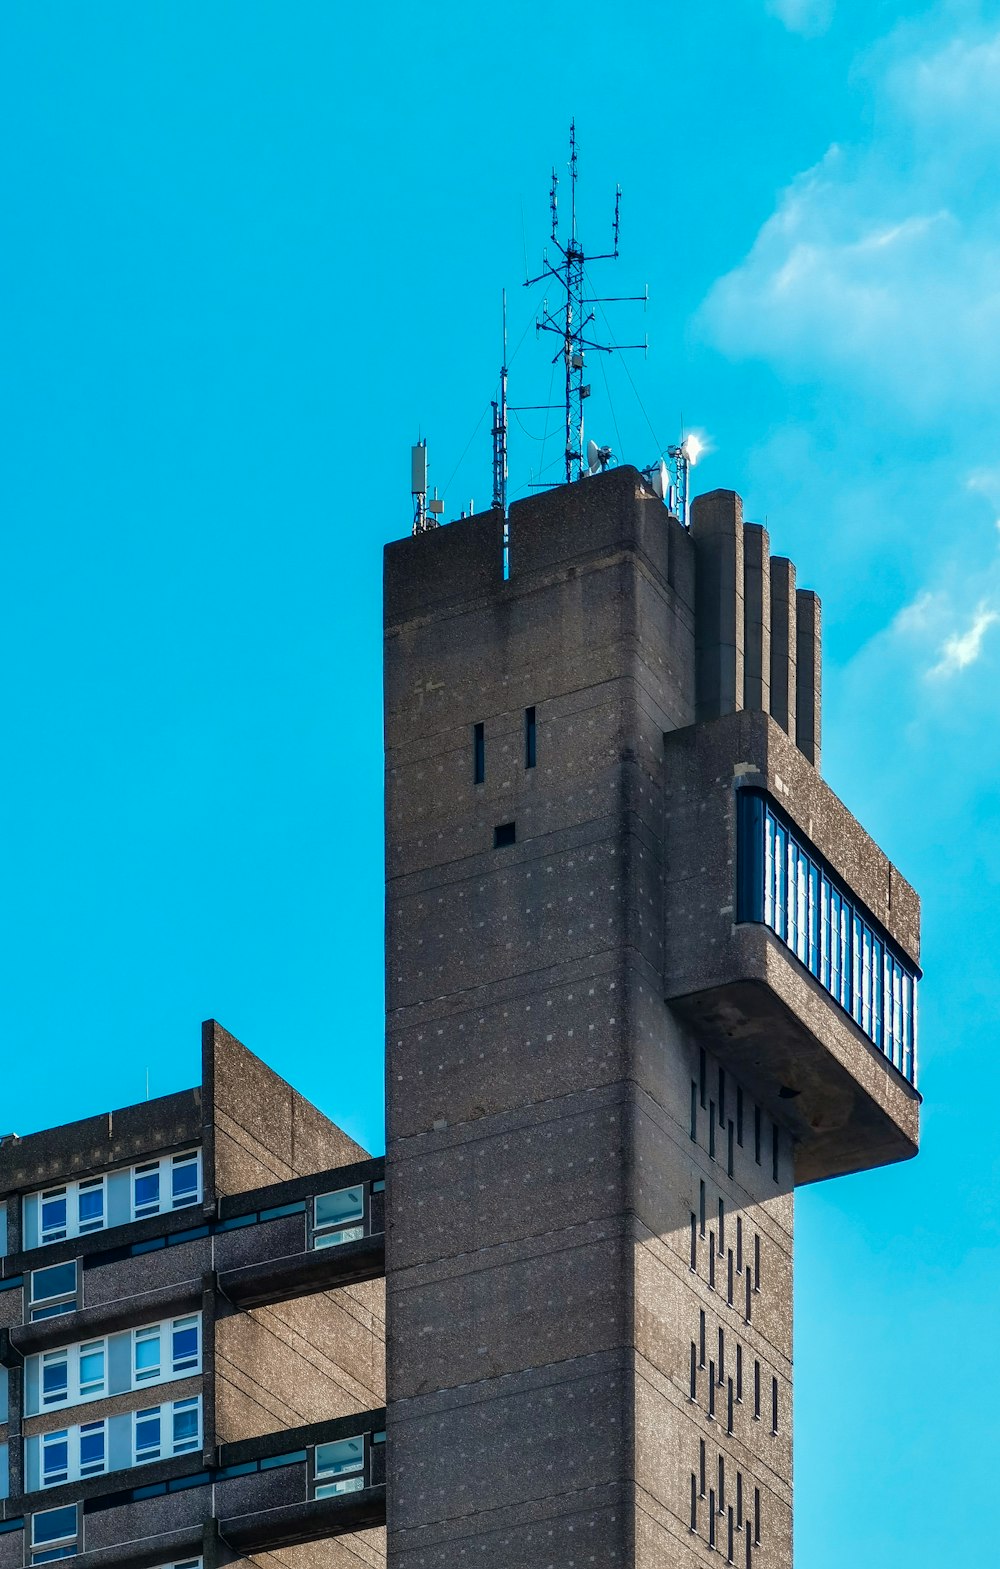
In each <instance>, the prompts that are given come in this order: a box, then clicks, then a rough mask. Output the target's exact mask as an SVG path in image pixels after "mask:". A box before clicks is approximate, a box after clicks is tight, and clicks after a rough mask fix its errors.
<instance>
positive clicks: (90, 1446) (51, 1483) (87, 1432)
mask: <svg viewBox="0 0 1000 1569" xmlns="http://www.w3.org/2000/svg"><path fill="white" fill-rule="evenodd" d="M41 1450H42V1486H43V1487H58V1486H59V1485H60V1483H62V1482H76V1481H79V1480H80V1479H81V1478H82V1477H87V1476H102V1475H103V1474H104V1472H105V1471H106V1470H107V1468H108V1424H107V1422H106V1421H105V1422H84V1423H82V1424H81V1425H80V1426H79V1427H62V1428H58V1429H56V1430H55V1431H54V1432H51V1433H43V1434H42V1443H41Z"/></svg>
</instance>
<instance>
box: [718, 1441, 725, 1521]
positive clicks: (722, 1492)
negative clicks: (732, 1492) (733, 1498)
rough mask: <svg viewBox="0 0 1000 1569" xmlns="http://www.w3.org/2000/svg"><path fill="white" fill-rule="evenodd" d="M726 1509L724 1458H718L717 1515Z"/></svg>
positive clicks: (723, 1456)
mask: <svg viewBox="0 0 1000 1569" xmlns="http://www.w3.org/2000/svg"><path fill="white" fill-rule="evenodd" d="M725 1507H726V1457H725V1455H720V1456H719V1513H720V1515H721V1513H722V1511H723V1509H724V1508H725Z"/></svg>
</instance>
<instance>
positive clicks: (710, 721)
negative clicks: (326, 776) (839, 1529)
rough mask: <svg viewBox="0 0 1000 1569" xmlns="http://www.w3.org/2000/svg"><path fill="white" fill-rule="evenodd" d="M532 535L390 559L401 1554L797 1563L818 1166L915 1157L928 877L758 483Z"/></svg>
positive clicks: (623, 496)
mask: <svg viewBox="0 0 1000 1569" xmlns="http://www.w3.org/2000/svg"><path fill="white" fill-rule="evenodd" d="M507 540H508V542H509V574H507V575H505V572H504V565H503V563H504V544H505V535H504V520H503V518H502V517H501V516H500V514H499V513H487V514H486V515H484V516H481V517H476V518H472V519H469V520H465V521H461V522H458V523H454V524H452V525H450V526H449V527H447V528H443V529H439V530H437V531H434V532H429V533H424V534H420V535H418V536H416V537H414V538H411V539H406V540H402V541H400V542H399V543H397V544H394V545H390V546H389V548H388V550H387V552H386V587H385V634H386V643H385V707H386V721H385V728H386V781H387V785H386V841H387V861H388V910H387V929H388V946H387V959H386V976H387V1006H388V1016H387V1052H386V1073H387V1155H386V1179H387V1197H388V1208H387V1228H386V1288H387V1299H386V1300H387V1324H388V1372H387V1393H388V1401H387V1405H388V1416H387V1435H388V1436H387V1452H388V1458H389V1467H388V1476H387V1489H388V1498H387V1503H388V1554H389V1562H390V1564H391V1565H393V1566H394V1569H471V1566H473V1565H475V1566H480V1565H482V1566H487V1565H488V1566H489V1569H551V1566H558V1569H584V1566H588V1569H589V1566H598V1569H637V1566H640V1565H641V1566H643V1569H653V1566H654V1565H655V1566H657V1569H665V1566H677V1569H681V1566H687V1565H689V1564H691V1565H694V1564H697V1563H699V1562H704V1561H706V1560H707V1557H708V1555H710V1554H719V1555H720V1556H721V1558H722V1559H723V1560H724V1561H726V1562H733V1563H738V1564H740V1565H745V1566H746V1569H750V1566H751V1565H760V1566H761V1569H764V1566H767V1569H779V1566H780V1569H786V1566H788V1565H789V1564H790V1563H791V1554H792V1548H791V1537H792V1434H791V1423H792V1258H793V1194H794V1189H795V1186H796V1184H797V1183H801V1182H813V1181H817V1180H819V1179H822V1178H826V1177H832V1176H836V1175H838V1174H840V1173H845V1172H852V1171H857V1170H860V1169H862V1168H864V1167H867V1166H875V1165H879V1164H882V1163H884V1162H888V1161H895V1160H901V1159H905V1158H907V1157H908V1156H910V1155H913V1154H914V1153H915V1151H916V1148H917V1131H918V1101H919V1098H918V1095H917V1092H916V1088H915V1023H914V1021H915V984H916V979H917V975H918V969H917V964H918V938H919V930H918V928H919V908H918V901H917V899H916V896H915V895H914V893H913V891H912V890H911V889H910V888H909V886H908V885H907V884H906V882H905V881H904V880H903V879H902V878H901V877H900V875H899V873H898V872H897V871H896V870H895V868H894V867H892V866H891V865H890V864H889V862H888V860H887V859H886V857H885V856H884V855H883V854H882V852H881V851H880V850H879V849H878V847H877V846H876V845H875V844H874V843H873V842H872V841H871V840H870V839H869V838H868V836H867V835H866V834H865V832H864V830H863V829H862V828H861V827H860V826H859V824H858V823H857V822H856V821H855V820H854V818H853V817H852V816H851V815H850V813H849V812H848V810H847V809H846V807H845V806H844V805H843V804H842V803H841V802H840V801H839V800H838V799H837V798H836V797H835V796H834V795H833V793H832V792H831V791H830V790H829V789H828V788H827V787H826V786H825V785H824V783H823V781H822V779H821V778H820V775H819V759H820V610H819V602H818V600H817V599H816V597H815V595H814V594H812V593H810V592H808V591H803V590H801V589H798V588H797V587H796V580H795V568H794V566H793V565H792V563H791V562H790V561H787V560H783V559H781V558H779V557H772V556H771V555H770V553H769V543H768V537H767V534H766V533H765V532H764V530H763V529H761V528H759V527H754V526H751V525H745V524H744V522H743V518H742V509H741V504H740V501H739V498H738V497H737V496H736V495H735V494H733V493H732V492H728V491H717V492H714V493H712V494H711V495H707V496H703V497H701V498H700V499H699V500H697V501H696V502H695V504H694V510H693V517H692V526H691V528H690V530H687V529H685V528H683V527H682V526H681V525H680V523H678V522H677V521H676V520H675V519H673V518H671V517H670V516H668V514H667V511H666V508H665V507H664V506H663V504H662V502H661V501H659V500H658V499H657V497H656V496H655V495H653V494H652V492H651V490H650V489H649V487H648V486H647V485H646V484H645V482H644V481H643V479H642V476H641V475H640V474H639V473H638V472H637V471H636V470H635V469H633V468H627V467H623V468H618V469H615V470H612V471H611V472H608V473H605V474H602V475H598V476H596V477H592V478H588V479H586V480H583V481H581V482H580V483H578V484H574V485H572V486H563V487H560V488H558V489H555V490H551V491H548V492H546V493H544V494H541V495H539V496H536V497H535V498H533V499H531V500H528V501H524V502H521V503H519V504H517V505H515V506H513V507H512V508H511V511H510V518H509V533H508V536H507ZM844 1306H845V1311H847V1310H848V1306H849V1305H848V1304H847V1303H845V1305H844ZM805 1333H808V1328H807V1329H806V1330H805Z"/></svg>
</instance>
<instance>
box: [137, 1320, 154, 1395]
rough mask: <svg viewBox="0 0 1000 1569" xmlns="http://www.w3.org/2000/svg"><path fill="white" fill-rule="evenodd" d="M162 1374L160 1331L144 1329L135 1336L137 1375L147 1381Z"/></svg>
mask: <svg viewBox="0 0 1000 1569" xmlns="http://www.w3.org/2000/svg"><path fill="white" fill-rule="evenodd" d="M159 1375H160V1331H159V1330H158V1329H154V1330H152V1331H151V1332H150V1331H147V1330H142V1331H140V1332H138V1333H137V1334H136V1337H135V1376H136V1378H137V1379H138V1380H140V1382H146V1381H147V1380H149V1379H151V1378H158V1377H159Z"/></svg>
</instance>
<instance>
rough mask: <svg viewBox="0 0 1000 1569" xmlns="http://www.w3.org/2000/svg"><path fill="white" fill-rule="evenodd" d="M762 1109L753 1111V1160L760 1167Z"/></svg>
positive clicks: (755, 1108) (757, 1108)
mask: <svg viewBox="0 0 1000 1569" xmlns="http://www.w3.org/2000/svg"><path fill="white" fill-rule="evenodd" d="M760 1132H761V1129H760V1107H759V1106H755V1107H754V1109H753V1158H754V1160H755V1161H756V1162H757V1164H758V1166H759V1165H760Z"/></svg>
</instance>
